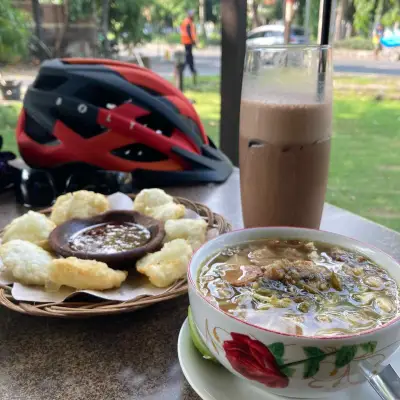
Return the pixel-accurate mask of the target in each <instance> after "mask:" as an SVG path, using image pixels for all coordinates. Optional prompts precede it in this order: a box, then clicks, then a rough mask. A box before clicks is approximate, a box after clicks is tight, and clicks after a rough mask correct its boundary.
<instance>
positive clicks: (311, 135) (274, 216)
mask: <svg viewBox="0 0 400 400" xmlns="http://www.w3.org/2000/svg"><path fill="white" fill-rule="evenodd" d="M330 135H331V104H269V103H263V102H261V101H250V100H242V103H241V110H240V183H241V196H242V208H243V219H244V225H245V226H246V227H255V226H278V225H281V226H300V227H307V228H316V229H317V228H319V225H320V221H321V215H322V209H323V205H324V199H325V191H326V185H327V179H328V166H329V153H330Z"/></svg>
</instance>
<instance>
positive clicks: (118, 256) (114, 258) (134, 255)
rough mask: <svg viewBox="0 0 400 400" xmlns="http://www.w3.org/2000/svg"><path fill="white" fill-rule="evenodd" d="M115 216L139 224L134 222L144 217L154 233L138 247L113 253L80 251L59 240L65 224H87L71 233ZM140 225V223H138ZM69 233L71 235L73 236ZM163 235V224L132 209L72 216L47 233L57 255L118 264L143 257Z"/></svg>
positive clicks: (104, 221) (154, 248)
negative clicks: (87, 216) (154, 230)
mask: <svg viewBox="0 0 400 400" xmlns="http://www.w3.org/2000/svg"><path fill="white" fill-rule="evenodd" d="M117 216H121V217H122V218H121V219H122V220H123V222H132V221H130V219H133V220H134V221H135V222H134V223H136V224H139V222H136V219H137V218H140V219H144V220H146V221H147V222H146V224H149V225H154V227H155V228H156V232H155V233H154V234H151V237H150V240H149V241H148V242H147V243H145V244H144V245H142V246H140V247H136V248H134V249H132V250H124V251H118V252H115V253H101V252H99V253H94V252H87V251H81V250H73V249H71V248H70V247H68V246H66V247H65V246H64V244H65V243H64V242H60V240H59V238H60V232H62V231H63V230H64V229H65V227H66V226H70V225H74V224H79V223H83V224H88V226H87V227H86V228H83V229H82V228H81V229H79V230H77V231H76V232H74V234H73V235H75V234H77V233H79V232H80V231H83V230H86V229H90V228H92V227H95V226H96V225H102V224H107V223H109V222H112V221H113V220H114V218H113V217H115V220H117ZM139 225H140V224H139ZM143 226H144V227H145V228H146V229H148V230H149V231H150V229H149V227H148V226H145V225H143ZM73 235H71V237H72V236H73ZM164 237H165V230H164V224H163V223H162V222H161V221H159V220H157V219H155V218H153V217H149V216H147V215H144V214H142V213H139V212H138V211H134V210H109V211H106V212H104V213H101V214H98V215H95V216H93V217H89V218H72V219H69V220H67V221H65V222H63V223H62V224H60V225H58V226H56V227H55V228H54V229H53V231H52V232H51V233H50V235H49V239H48V240H49V244H50V246H51V247H52V249H53V250H54V251H55V252H56V253H57V254H59V255H61V256H63V257H77V258H80V259H93V260H97V261H100V262H105V263H106V264H113V265H114V264H119V263H123V262H128V261H129V262H130V261H132V260H136V259H138V258H140V257H143V256H144V255H146V254H148V253H151V252H154V251H156V250H157V249H158V248H159V246H160V245H161V243H162V241H163V239H164Z"/></svg>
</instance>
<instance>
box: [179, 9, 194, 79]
mask: <svg viewBox="0 0 400 400" xmlns="http://www.w3.org/2000/svg"><path fill="white" fill-rule="evenodd" d="M193 19H194V11H193V10H189V11H188V13H187V17H186V18H185V19H184V20H183V22H182V24H181V43H182V44H183V45H184V46H185V64H184V65H183V70H184V69H185V67H186V65H188V66H189V68H190V71H192V75H193V82H194V83H195V84H196V78H197V71H196V68H195V66H194V58H193V46H196V40H197V35H196V28H195V26H194V23H193Z"/></svg>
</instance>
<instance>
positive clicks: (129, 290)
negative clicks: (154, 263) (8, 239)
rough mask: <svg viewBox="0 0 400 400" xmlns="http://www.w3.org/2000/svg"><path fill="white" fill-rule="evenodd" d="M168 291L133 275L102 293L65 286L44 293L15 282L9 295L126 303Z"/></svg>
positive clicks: (42, 300)
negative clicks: (83, 296) (87, 297)
mask: <svg viewBox="0 0 400 400" xmlns="http://www.w3.org/2000/svg"><path fill="white" fill-rule="evenodd" d="M168 289H169V288H157V287H155V286H153V285H152V284H151V283H150V282H149V281H148V279H147V278H146V277H145V276H137V274H133V275H132V276H131V277H128V279H127V280H126V281H125V282H124V283H123V284H122V285H121V287H120V288H118V289H111V290H102V291H99V290H75V289H73V288H70V287H67V286H62V287H61V288H60V290H59V291H57V292H46V291H45V290H44V288H43V287H42V286H27V285H23V284H21V283H18V282H16V283H14V285H13V287H12V290H11V294H12V296H13V297H14V299H15V300H18V301H31V302H37V303H59V302H62V301H64V300H65V299H67V298H68V297H72V295H76V294H78V293H86V294H90V295H92V296H95V297H98V298H100V299H104V300H115V301H127V300H135V299H137V298H139V297H143V296H157V295H160V294H162V293H164V292H166V291H167V290H168Z"/></svg>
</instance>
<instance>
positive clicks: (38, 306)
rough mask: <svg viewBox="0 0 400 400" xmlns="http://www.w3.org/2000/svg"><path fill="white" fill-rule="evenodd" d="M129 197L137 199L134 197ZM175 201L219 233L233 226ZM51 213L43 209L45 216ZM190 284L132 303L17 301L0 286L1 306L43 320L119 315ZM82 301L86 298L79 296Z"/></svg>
mask: <svg viewBox="0 0 400 400" xmlns="http://www.w3.org/2000/svg"><path fill="white" fill-rule="evenodd" d="M130 197H132V198H134V197H135V196H134V195H131V196H130ZM174 200H175V202H177V203H180V204H183V205H184V206H185V207H186V208H188V209H190V210H193V211H195V212H196V213H197V214H199V215H200V217H201V218H203V219H204V220H205V221H206V222H207V223H208V226H209V228H210V229H211V228H216V229H217V230H218V232H219V234H223V233H225V232H229V231H230V230H231V229H232V227H231V225H230V224H229V222H227V221H226V220H225V219H224V217H222V216H221V215H219V214H216V213H214V212H212V211H211V210H210V209H209V208H208V207H207V206H205V205H204V204H201V203H197V202H193V201H190V200H188V199H184V198H182V197H175V198H174ZM49 211H50V210H43V212H44V213H47V212H49ZM187 289H188V287H187V282H186V280H184V279H181V280H179V281H177V282H176V283H175V284H174V285H173V286H171V287H170V288H169V289H168V290H167V291H166V292H164V293H162V294H161V295H158V296H144V297H141V298H138V299H135V300H130V301H124V302H120V301H106V300H102V299H99V298H96V297H93V296H85V297H84V299H83V300H82V301H77V300H76V299H75V300H74V298H72V299H69V300H66V301H63V302H60V303H30V302H22V301H18V300H15V299H14V298H13V297H12V295H11V286H5V285H2V284H0V304H2V305H3V306H5V307H7V308H9V309H11V310H14V311H17V312H20V313H22V314H29V315H36V316H42V317H61V318H88V317H93V316H96V315H108V314H119V313H126V312H132V311H135V310H138V309H140V308H143V307H148V306H150V305H152V304H156V303H160V302H162V301H167V300H170V299H173V298H175V297H178V296H181V295H183V294H185V293H186V292H187ZM77 296H79V298H82V297H83V295H81V294H78V295H77Z"/></svg>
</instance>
